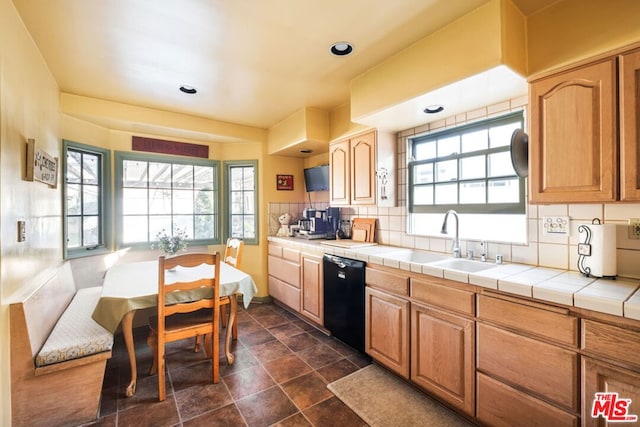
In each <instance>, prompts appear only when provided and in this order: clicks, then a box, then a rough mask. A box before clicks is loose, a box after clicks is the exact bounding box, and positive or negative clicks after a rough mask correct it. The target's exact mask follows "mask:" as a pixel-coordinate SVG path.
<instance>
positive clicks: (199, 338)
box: [193, 335, 202, 353]
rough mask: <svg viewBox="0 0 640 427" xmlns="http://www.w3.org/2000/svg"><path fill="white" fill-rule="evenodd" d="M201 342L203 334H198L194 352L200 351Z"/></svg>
mask: <svg viewBox="0 0 640 427" xmlns="http://www.w3.org/2000/svg"><path fill="white" fill-rule="evenodd" d="M200 344H202V336H201V335H198V336H197V337H196V343H195V345H194V346H193V352H194V353H198V352H199V351H200Z"/></svg>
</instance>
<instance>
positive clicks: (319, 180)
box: [304, 165, 329, 192]
mask: <svg viewBox="0 0 640 427" xmlns="http://www.w3.org/2000/svg"><path fill="white" fill-rule="evenodd" d="M304 186H305V188H306V190H307V192H311V191H329V165H323V166H316V167H313V168H306V169H305V170H304Z"/></svg>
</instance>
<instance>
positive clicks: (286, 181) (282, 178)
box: [276, 175, 293, 190]
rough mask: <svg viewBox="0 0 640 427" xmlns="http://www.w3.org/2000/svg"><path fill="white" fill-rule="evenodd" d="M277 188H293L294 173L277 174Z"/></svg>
mask: <svg viewBox="0 0 640 427" xmlns="http://www.w3.org/2000/svg"><path fill="white" fill-rule="evenodd" d="M276 189H277V190H293V175H276Z"/></svg>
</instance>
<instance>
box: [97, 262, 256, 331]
mask: <svg viewBox="0 0 640 427" xmlns="http://www.w3.org/2000/svg"><path fill="white" fill-rule="evenodd" d="M212 269H213V267H212V266H208V265H202V266H200V267H196V268H193V269H181V268H180V267H178V268H177V269H176V271H175V272H167V273H166V276H165V282H166V283H171V282H175V281H188V280H190V279H194V278H198V277H203V276H204V275H205V274H203V273H208V274H211V271H212ZM256 292H258V289H257V287H256V285H255V283H254V282H253V279H252V278H251V276H249V275H248V274H246V273H244V272H242V271H240V270H238V269H236V268H234V267H232V266H230V265H228V264H225V263H221V264H220V296H226V295H233V294H236V293H240V294H242V295H243V298H242V300H243V303H244V307H245V308H247V307H249V303H250V302H251V299H252V298H253V296H254V295H255V294H256ZM178 294H179V295H174V296H173V298H175V302H179V301H188V300H190V299H193V298H194V297H195V296H193V295H191V294H188V293H182V292H180V293H178ZM197 297H199V298H202V296H201V295H200V296H197ZM157 302H158V261H145V262H132V263H127V264H119V265H115V266H113V267H111V268H110V269H109V270H108V271H107V274H106V275H105V278H104V283H103V287H102V295H101V296H100V300H99V301H98V304H97V305H96V308H95V310H94V311H93V319H94V320H95V321H96V322H98V323H99V324H100V325H102V326H103V327H104V328H105V329H107V330H108V331H110V332H112V333H113V332H115V330H116V329H117V328H118V325H119V324H120V321H121V320H122V318H123V317H124V315H125V314H126V313H128V312H129V311H131V310H139V309H143V308H148V307H155V306H156V305H157Z"/></svg>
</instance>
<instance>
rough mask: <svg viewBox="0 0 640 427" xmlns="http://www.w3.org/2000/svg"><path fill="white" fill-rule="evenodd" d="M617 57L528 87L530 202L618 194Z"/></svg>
mask: <svg viewBox="0 0 640 427" xmlns="http://www.w3.org/2000/svg"><path fill="white" fill-rule="evenodd" d="M615 91H616V61H615V58H609V59H607V60H603V61H599V62H597V63H595V64H588V65H585V66H581V67H579V68H576V69H571V70H568V71H564V72H561V73H558V74H555V75H552V76H550V77H546V78H543V79H541V80H536V81H533V82H532V83H531V85H530V93H529V96H530V99H529V102H530V107H531V123H530V125H531V127H530V140H529V149H530V155H531V158H530V169H529V186H530V201H531V202H532V203H574V202H610V201H614V200H616V198H617V195H618V194H617V176H618V161H617V151H616V146H617V139H616V132H617V130H616V123H617V113H616V111H617V97H616V93H615Z"/></svg>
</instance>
